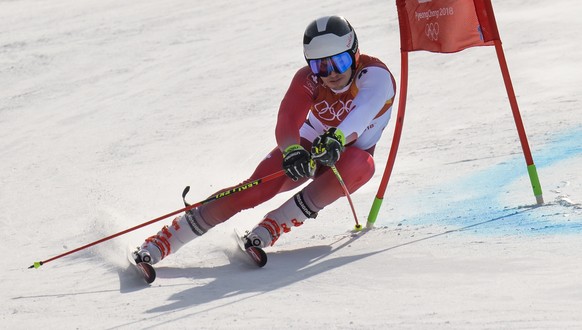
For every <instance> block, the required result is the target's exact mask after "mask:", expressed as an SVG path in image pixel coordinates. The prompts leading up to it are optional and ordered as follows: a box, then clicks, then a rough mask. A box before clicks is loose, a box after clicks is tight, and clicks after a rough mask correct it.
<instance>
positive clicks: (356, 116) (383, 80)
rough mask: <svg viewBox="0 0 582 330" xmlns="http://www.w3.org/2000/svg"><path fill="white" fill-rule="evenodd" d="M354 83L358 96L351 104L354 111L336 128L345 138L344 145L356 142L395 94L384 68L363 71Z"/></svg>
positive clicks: (388, 73)
mask: <svg viewBox="0 0 582 330" xmlns="http://www.w3.org/2000/svg"><path fill="white" fill-rule="evenodd" d="M355 83H356V84H357V86H358V94H357V95H356V97H355V98H354V101H353V103H352V104H353V105H354V109H353V110H352V111H351V112H350V114H349V115H348V116H347V117H346V119H345V120H344V121H342V122H341V124H340V125H339V126H338V129H340V130H341V131H342V132H343V133H344V135H345V137H346V143H350V142H352V141H354V140H356V139H357V138H358V136H360V135H361V134H362V133H363V132H364V130H365V129H366V127H368V125H370V122H371V121H372V120H373V119H374V118H375V117H376V116H377V115H378V113H379V112H380V111H381V110H382V108H383V107H384V106H385V105H386V103H387V102H388V101H391V100H392V99H393V98H394V94H395V86H394V82H393V80H392V76H391V74H390V72H388V71H387V70H386V69H384V68H380V67H368V68H366V69H364V70H363V71H362V72H361V73H360V75H359V76H358V77H356V81H355Z"/></svg>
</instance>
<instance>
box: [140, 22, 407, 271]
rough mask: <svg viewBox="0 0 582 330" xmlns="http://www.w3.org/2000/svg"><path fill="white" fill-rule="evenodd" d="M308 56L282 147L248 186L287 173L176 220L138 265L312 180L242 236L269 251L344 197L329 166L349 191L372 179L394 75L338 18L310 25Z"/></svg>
mask: <svg viewBox="0 0 582 330" xmlns="http://www.w3.org/2000/svg"><path fill="white" fill-rule="evenodd" d="M303 52H304V55H305V60H306V61H307V64H308V65H307V66H305V67H303V68H301V69H299V70H298V71H297V73H296V74H295V76H294V77H293V80H292V81H291V85H290V87H289V89H288V90H287V93H286V94H285V96H284V98H283V100H282V102H281V105H280V107H279V112H278V119H277V125H276V129H275V135H276V140H277V146H276V147H275V148H274V149H273V150H272V151H271V152H270V153H269V154H268V155H267V156H266V157H265V158H264V159H263V160H262V161H261V162H260V163H259V164H258V166H257V168H256V169H255V171H254V173H253V174H252V175H251V177H250V178H249V179H248V180H247V181H245V182H252V181H254V180H256V179H258V178H262V177H264V176H267V175H269V174H272V173H275V172H277V171H279V170H281V169H284V170H285V174H286V176H280V177H278V178H276V179H274V180H273V181H269V183H268V184H264V185H258V186H256V187H253V188H252V189H248V190H245V191H241V192H237V193H236V194H232V195H230V196H226V197H224V198H220V199H217V200H214V201H213V202H211V203H208V204H204V205H201V206H199V207H197V208H194V209H192V210H189V211H187V212H186V213H184V214H183V215H180V216H178V217H176V218H175V219H174V221H173V222H172V224H171V225H170V226H164V227H163V228H162V230H161V231H159V232H158V233H157V234H156V235H154V236H151V237H149V238H147V239H146V240H145V242H144V243H143V244H142V245H141V247H139V248H138V249H137V251H135V252H134V253H133V255H134V258H135V259H136V262H147V263H150V264H155V263H157V262H159V261H160V260H162V259H163V258H165V257H167V256H168V255H169V254H170V253H174V252H176V251H177V250H178V249H179V248H181V247H182V246H183V245H184V244H186V243H188V242H190V241H191V240H193V239H194V238H196V237H198V236H202V235H203V234H204V233H206V232H207V231H208V230H210V229H211V228H213V227H214V226H216V225H218V224H220V223H222V222H224V221H226V220H228V219H229V218H231V217H232V216H233V215H235V214H236V213H238V212H240V211H242V210H244V209H249V208H253V207H255V206H257V205H259V204H261V203H263V202H265V201H267V200H269V199H271V198H272V197H274V196H275V195H277V194H278V193H281V192H284V191H289V190H291V189H295V188H298V187H299V186H301V185H302V184H303V183H305V182H307V181H308V180H311V182H310V183H309V184H308V185H306V186H305V187H304V188H303V189H302V190H301V191H299V192H297V193H296V194H295V195H294V196H293V197H292V198H290V199H289V200H288V201H286V202H285V203H283V204H282V205H281V206H279V207H278V208H276V209H274V210H272V211H271V212H269V213H267V215H266V216H265V217H264V219H263V220H262V221H260V222H259V223H258V224H257V225H256V226H255V227H254V228H253V229H252V230H251V231H250V232H248V233H247V234H246V235H245V236H244V237H243V239H244V241H245V245H246V247H249V246H258V247H261V248H264V247H267V246H271V245H273V244H274V243H275V242H276V241H277V239H278V238H279V237H280V236H281V235H282V234H283V233H286V232H289V231H290V230H291V228H292V227H297V226H300V225H302V224H303V222H304V221H305V220H306V219H309V218H315V217H316V216H317V214H318V212H319V211H321V210H322V209H323V208H324V207H326V206H327V205H330V204H331V203H333V202H334V201H336V200H337V199H339V198H340V197H342V196H343V195H344V192H343V190H342V188H341V186H340V184H339V183H338V180H337V178H336V177H335V174H334V173H333V172H332V171H331V169H330V168H329V167H330V166H332V165H335V166H336V168H337V170H338V171H339V172H340V173H341V175H342V177H343V180H344V182H345V184H346V186H347V188H348V190H349V192H350V193H352V192H354V191H356V190H357V189H358V188H360V187H361V186H362V185H363V184H365V183H366V182H367V181H368V180H370V178H371V177H372V175H373V173H374V160H373V154H374V148H375V145H376V143H377V142H378V140H379V139H380V136H381V134H382V132H383V130H384V128H385V127H386V126H387V125H388V121H389V119H390V114H391V110H392V103H393V101H394V96H395V85H396V84H395V82H394V77H393V76H392V74H391V73H390V71H389V70H388V68H387V67H386V65H385V64H384V63H382V62H381V61H380V60H379V59H377V58H374V57H371V56H368V55H363V54H360V52H359V48H358V38H357V36H356V32H355V31H354V29H353V28H352V26H351V25H350V23H349V22H348V21H347V20H346V19H345V18H343V17H340V16H326V17H321V18H318V19H316V20H315V21H313V22H311V23H310V24H309V25H308V26H307V28H306V30H305V34H304V37H303ZM243 183H244V182H243ZM229 189H230V188H226V189H224V190H221V191H227V190H229ZM218 193H220V192H217V194H218Z"/></svg>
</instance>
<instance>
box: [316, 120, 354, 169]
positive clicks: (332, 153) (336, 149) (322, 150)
mask: <svg viewBox="0 0 582 330" xmlns="http://www.w3.org/2000/svg"><path fill="white" fill-rule="evenodd" d="M345 143H346V138H345V136H344V133H342V131H340V130H339V129H337V128H335V127H332V128H330V129H328V130H327V132H325V133H323V134H321V135H320V136H318V137H317V138H315V140H314V141H313V146H312V147H311V157H312V158H313V159H315V160H316V161H318V162H319V163H320V164H321V165H324V166H333V165H335V163H336V162H337V161H338V160H339V159H340V154H341V153H342V152H343V151H344V145H345Z"/></svg>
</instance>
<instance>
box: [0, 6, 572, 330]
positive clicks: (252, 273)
mask: <svg viewBox="0 0 582 330" xmlns="http://www.w3.org/2000/svg"><path fill="white" fill-rule="evenodd" d="M493 5H494V8H495V10H496V16H497V21H498V25H499V29H500V32H501V36H502V40H503V42H504V48H505V52H506V56H507V61H508V64H509V68H510V72H511V74H512V78H513V82H514V85H515V89H516V92H517V94H518V100H519V104H520V108H521V113H522V116H523V120H524V123H525V127H526V130H527V133H528V136H529V142H530V146H531V148H532V152H533V156H534V160H535V161H536V164H537V167H538V172H539V175H540V180H541V183H542V187H543V190H544V198H545V201H546V204H545V205H544V206H541V207H535V198H534V196H533V194H532V191H531V187H530V184H529V179H528V177H527V171H526V166H525V162H524V158H523V156H522V153H521V147H520V145H519V140H518V136H517V133H516V130H515V125H514V122H513V118H512V115H511V111H510V109H509V104H508V102H507V96H506V93H505V89H504V87H503V84H502V79H501V74H500V70H499V66H498V63H497V60H496V58H495V51H494V49H493V48H491V47H481V48H472V49H468V50H466V51H463V52H460V53H457V54H450V55H438V54H432V53H425V52H418V53H413V54H410V84H409V98H408V107H407V115H406V119H405V127H404V133H403V136H402V143H401V146H400V152H399V154H398V158H397V162H396V166H395V168H394V172H393V175H392V178H391V182H390V185H389V187H388V190H387V193H386V199H385V202H384V205H383V207H382V209H381V212H380V216H379V219H378V221H377V223H376V228H375V229H374V230H372V231H369V232H366V233H365V234H364V235H359V236H356V237H352V236H351V234H350V230H351V228H352V227H353V218H352V215H351V213H350V209H349V206H348V203H347V201H346V199H340V200H339V201H338V202H336V204H334V206H333V207H330V208H328V209H326V210H324V211H323V212H321V213H320V216H319V217H318V218H317V219H316V220H313V221H310V222H309V223H307V224H305V225H304V226H303V227H301V228H297V229H295V230H294V231H293V232H292V233H290V234H287V235H285V236H284V237H282V238H281V239H280V240H279V242H278V244H277V245H276V246H274V247H273V248H270V249H268V253H269V256H270V260H269V263H268V265H267V266H266V267H265V268H263V269H256V268H253V267H250V266H248V265H247V264H246V263H244V261H243V260H241V259H240V258H239V257H238V255H237V254H236V253H235V252H234V251H235V244H236V243H235V242H234V240H232V238H231V233H232V230H233V228H234V227H237V228H240V229H241V230H244V229H249V228H250V227H252V226H253V225H254V224H255V223H257V222H258V221H259V220H260V219H261V218H262V216H263V215H264V214H265V213H267V212H268V211H269V210H271V209H272V208H274V207H276V206H277V205H278V204H279V203H281V202H282V201H284V200H286V199H287V198H288V197H289V196H290V195H289V194H287V195H283V196H278V197H277V198H275V199H274V200H272V201H269V202H268V203H266V204H264V205H262V206H260V207H257V208H255V209H253V210H248V211H245V212H242V213H240V214H238V215H237V216H235V217H234V218H233V219H232V220H231V221H229V222H227V223H225V224H223V225H221V226H219V227H217V228H215V229H214V230H213V231H212V232H210V233H208V234H207V235H206V236H205V237H202V238H200V239H197V240H195V241H194V242H192V243H191V244H189V245H187V246H186V247H184V248H183V249H182V250H180V251H179V253H177V254H175V255H172V256H170V257H168V258H167V259H165V260H164V261H163V262H162V263H160V264H159V267H158V279H157V280H156V282H154V284H153V285H152V286H150V287H144V285H142V284H141V282H140V280H139V279H136V278H135V276H134V275H133V274H132V272H131V270H130V269H128V262H127V261H126V259H125V258H126V257H125V251H126V248H127V247H128V246H137V245H138V244H140V243H141V241H142V240H143V239H144V238H145V237H147V236H149V235H151V234H153V233H155V232H157V230H158V229H159V228H160V227H161V226H162V225H163V224H167V223H168V222H169V221H170V220H167V221H165V222H164V221H162V222H161V223H156V224H154V225H151V226H149V227H147V228H143V229H140V230H137V231H135V232H132V233H130V234H127V235H125V236H122V237H119V238H117V239H115V240H112V241H109V242H106V243H103V244H100V245H98V246H96V247H93V248H90V249H88V250H84V251H81V252H79V253H76V254H73V255H71V256H68V257H64V258H61V259H57V260H55V261H52V262H50V263H47V264H45V265H44V266H42V267H41V268H39V269H36V270H35V269H32V270H31V269H27V267H28V266H29V265H31V264H32V263H33V262H34V261H40V260H46V259H48V258H50V257H53V256H55V255H59V254H61V253H64V252H66V251H69V250H71V249H74V248H76V247H79V246H82V245H84V244H86V243H89V242H92V241H95V240H98V239H100V238H102V237H105V236H108V235H110V234H113V233H116V232H118V231H121V230H124V229H126V228H130V227H132V226H135V225H138V224H140V223H142V222H146V221H148V220H150V219H153V218H155V217H157V216H159V215H162V214H166V213H168V212H171V211H173V210H175V209H178V208H180V207H182V204H181V199H180V193H181V191H182V189H183V187H184V186H186V185H191V186H192V187H193V192H192V193H191V194H190V198H191V199H192V200H200V199H204V198H206V196H207V195H208V194H210V193H213V192H214V191H215V190H218V189H219V188H222V187H226V186H230V185H233V184H236V183H238V182H240V181H241V180H243V179H245V178H246V177H247V176H248V175H249V174H250V173H251V172H252V170H253V169H254V166H255V165H256V164H257V163H258V162H259V161H260V160H261V158H262V157H263V156H264V155H265V154H266V153H267V152H268V151H269V150H270V149H271V147H272V146H273V145H274V143H275V141H274V125H275V120H276V113H277V108H278V105H279V102H280V100H281V98H282V96H283V95H284V93H285V91H286V89H287V87H288V85H289V82H290V79H291V77H292V76H293V74H294V72H295V70H296V69H297V68H299V67H301V66H302V65H304V62H303V58H302V52H301V40H302V34H303V30H304V28H305V26H306V25H307V24H308V23H309V22H310V21H311V20H312V19H314V18H316V17H318V16H322V15H327V14H340V15H344V16H346V17H347V18H348V19H349V20H350V21H351V23H352V24H353V25H354V26H355V27H356V29H357V32H358V35H359V37H360V42H361V49H362V51H363V52H365V53H368V54H371V55H375V56H378V57H380V58H382V59H383V60H384V61H385V62H386V63H387V64H388V65H389V66H390V68H391V69H392V71H393V73H394V74H395V76H396V78H397V80H398V81H399V78H400V53H399V36H398V23H397V19H396V8H395V4H394V1H361V2H357V4H354V1H331V0H322V1H307V0H296V1H268V0H257V1H225V0H214V1H184V0H166V1H153V0H142V1H113V0H84V1H72V0H51V1H46V0H44V1H43V0H12V1H10V0H3V1H0V159H1V162H0V230H1V232H2V241H1V246H2V251H3V255H2V257H0V275H1V278H2V281H0V296H1V298H2V299H1V304H2V308H1V309H0V328H4V329H32V328H47V329H141V328H148V329H149V328H155V329H158V328H159V329H185V328H189V329H221V328H235V329H242V328H255V329H278V328H294V329H308V328H310V329H316V328H331V329H380V328H383V329H386V328H391V329H581V328H582V313H581V312H580V311H581V310H582V281H581V274H582V259H581V257H582V240H581V239H580V234H581V233H582V180H581V178H580V173H581V172H582V147H581V145H582V113H581V108H582V107H581V104H582V100H581V97H580V95H582V93H581V92H582V90H581V89H582V88H581V86H582V65H581V64H580V59H582V45H581V44H580V42H579V41H580V31H582V20H580V17H579V13H580V12H581V11H582V3H581V2H579V1H574V0H555V1H547V0H546V1H542V0H530V1H525V0H506V1H494V3H493ZM395 112H396V111H395ZM393 119H394V117H393ZM393 130H394V120H392V122H391V124H390V126H389V128H388V129H387V130H386V132H385V134H384V137H383V139H382V141H381V142H380V144H379V146H378V148H377V157H376V163H377V171H376V175H375V176H374V178H373V180H372V181H371V182H370V183H368V184H367V185H366V186H364V187H363V188H362V189H361V190H360V191H358V192H357V193H355V194H354V195H353V200H354V202H355V204H356V209H357V212H358V214H359V216H360V218H361V219H362V220H363V221H364V222H365V219H366V216H367V214H368V210H369V208H370V205H371V202H372V200H373V197H374V195H375V192H376V189H377V187H378V185H379V182H380V177H381V175H382V171H383V168H384V164H385V162H386V158H387V156H388V150H389V147H390V143H391V138H392V134H393Z"/></svg>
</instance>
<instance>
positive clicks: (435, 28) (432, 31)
mask: <svg viewBox="0 0 582 330" xmlns="http://www.w3.org/2000/svg"><path fill="white" fill-rule="evenodd" d="M424 33H425V34H426V36H427V37H428V39H430V40H432V41H437V40H439V23H428V24H427V25H426V26H425V28H424Z"/></svg>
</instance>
